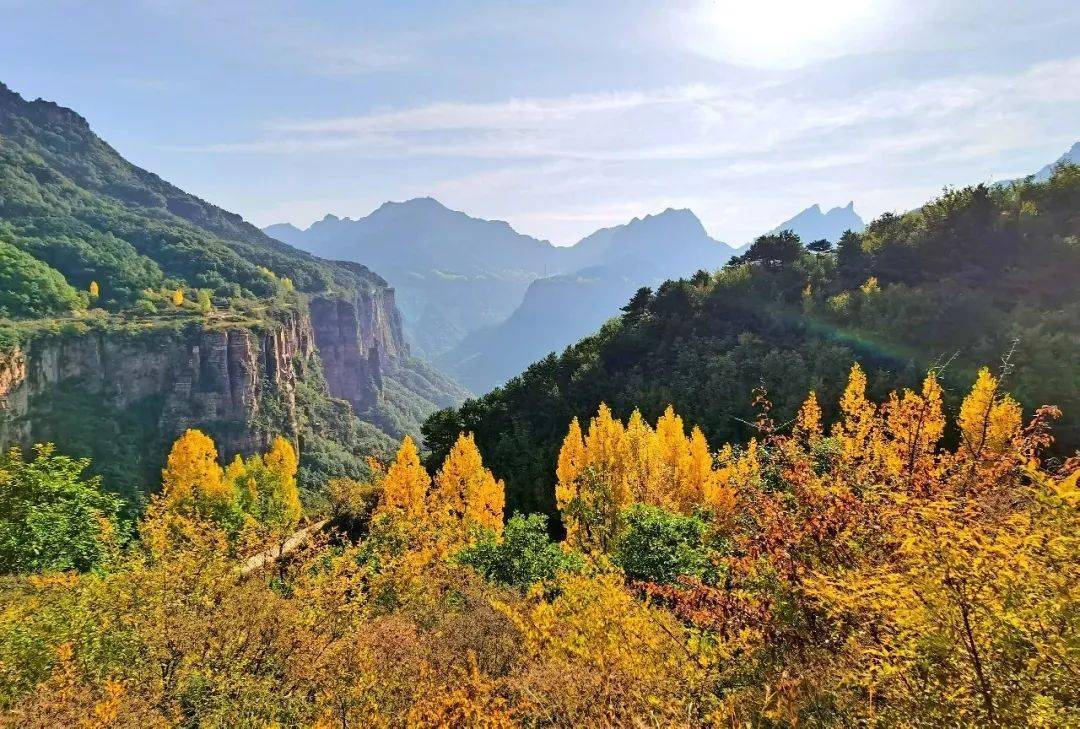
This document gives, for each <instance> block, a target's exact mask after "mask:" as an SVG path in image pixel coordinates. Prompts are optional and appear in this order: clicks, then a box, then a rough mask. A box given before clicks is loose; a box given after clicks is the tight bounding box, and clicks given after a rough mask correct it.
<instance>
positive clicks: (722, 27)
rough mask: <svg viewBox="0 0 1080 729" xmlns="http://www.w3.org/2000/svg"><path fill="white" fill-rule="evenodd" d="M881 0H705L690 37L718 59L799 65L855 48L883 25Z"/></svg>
mask: <svg viewBox="0 0 1080 729" xmlns="http://www.w3.org/2000/svg"><path fill="white" fill-rule="evenodd" d="M891 5H892V3H891V2H888V1H882V0H877V1H875V0H823V1H821V2H806V1H805V0H751V1H749V2H746V1H742V0H739V1H736V0H706V2H703V3H702V4H701V5H700V6H699V7H698V8H697V9H696V12H694V13H692V15H691V18H690V23H689V24H688V27H687V35H686V37H687V39H688V42H689V44H690V46H691V48H692V49H693V50H695V51H696V52H699V53H701V54H703V55H706V56H709V57H711V58H715V59H717V60H722V61H726V62H729V63H734V64H737V65H745V66H754V67H758V68H773V69H788V68H798V67H800V66H803V65H805V64H806V63H809V62H811V61H816V60H822V59H826V58H832V57H835V56H841V55H845V54H846V53H851V52H857V51H858V50H860V49H861V48H864V47H866V46H867V45H868V44H870V43H874V42H875V38H876V37H879V36H880V34H881V32H882V31H883V30H884V29H885V25H886V22H885V21H886V20H887V18H888V15H889V10H890V6H891Z"/></svg>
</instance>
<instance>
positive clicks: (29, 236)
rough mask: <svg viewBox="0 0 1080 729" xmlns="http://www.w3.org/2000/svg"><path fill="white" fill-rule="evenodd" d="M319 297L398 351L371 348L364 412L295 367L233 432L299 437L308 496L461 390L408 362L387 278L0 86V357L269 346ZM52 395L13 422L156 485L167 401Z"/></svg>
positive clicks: (65, 113)
mask: <svg viewBox="0 0 1080 729" xmlns="http://www.w3.org/2000/svg"><path fill="white" fill-rule="evenodd" d="M314 296H322V297H331V298H335V299H342V300H346V301H351V302H357V303H356V305H357V306H362V305H366V306H368V307H369V308H371V309H372V310H374V309H376V308H379V307H381V309H379V311H378V312H377V314H378V315H377V316H370V317H368V319H365V320H362V321H361V318H359V317H358V318H357V320H356V321H357V322H358V325H359V326H361V327H368V328H372V327H379V329H378V331H376V332H374V333H372V332H368V336H369V338H372V339H373V340H374V341H375V342H376V344H375V345H371V344H367V345H365V346H367V347H372V346H375V347H376V348H378V347H379V346H380V345H381V344H382V343H384V342H388V343H390V344H391V345H393V346H381V361H380V362H378V363H375V364H371V365H370V367H372V368H375V369H377V370H378V371H377V372H373V373H367V374H365V375H364V377H367V378H368V380H369V381H370V383H371V384H370V387H371V388H373V394H372V395H371V396H370V397H369V398H368V402H366V403H365V404H364V407H363V408H362V409H361V410H362V411H361V412H355V413H354V412H353V411H352V410H350V408H349V405H348V404H347V403H344V402H341V401H339V400H335V399H333V398H331V397H329V394H328V388H327V383H326V381H325V379H324V374H323V372H322V368H321V367H320V366H318V362H315V363H314V365H311V364H308V365H304V366H301V365H300V364H299V363H297V364H296V365H295V366H296V367H297V372H295V373H292V375H291V377H294V378H295V379H296V382H297V385H296V388H295V390H296V391H295V392H294V393H293V392H289V391H282V392H274V393H272V395H268V396H267V397H266V399H265V401H263V402H261V403H259V408H257V409H258V410H259V416H258V418H257V419H256V420H253V421H252V422H249V423H239V424H236V425H235V426H230V427H238V428H248V429H253V430H260V431H264V432H265V433H270V432H271V431H273V432H284V431H285V430H286V429H288V430H295V432H296V436H297V437H298V438H299V439H300V441H302V442H303V443H304V446H305V448H304V452H303V453H302V463H301V479H302V484H301V485H302V486H304V487H307V488H308V489H317V488H319V487H320V486H321V484H323V483H325V480H326V479H327V478H328V476H329V475H331V474H335V475H341V474H347V475H356V476H360V475H364V474H366V473H367V469H366V466H365V465H364V462H363V458H364V457H365V456H366V455H368V454H371V453H377V454H382V453H385V452H387V450H388V449H389V448H390V447H391V445H392V443H393V441H394V440H396V439H399V438H401V437H402V436H403V435H405V434H406V433H413V434H414V435H418V434H419V433H418V431H419V427H420V424H421V423H422V421H423V419H424V418H425V417H426V416H427V415H429V414H430V413H432V412H434V411H435V410H436V409H438V408H439V407H446V406H448V405H451V404H454V403H456V402H460V401H461V399H462V398H463V397H464V396H465V395H466V394H467V393H466V392H465V391H464V390H463V389H462V388H460V387H459V386H458V385H457V384H456V383H454V382H453V381H452V380H450V379H449V378H447V377H445V376H444V375H442V374H441V373H439V372H437V371H435V370H433V369H432V368H430V367H428V366H427V365H425V364H423V363H422V362H419V361H417V360H415V359H413V358H412V357H410V356H409V355H408V349H407V347H406V346H405V345H404V342H403V339H402V335H401V332H400V314H399V313H398V312H397V311H396V309H394V304H393V295H392V291H391V290H390V289H389V288H388V284H387V283H386V281H385V280H383V279H382V278H381V277H380V276H378V275H376V274H375V273H373V272H372V271H370V270H369V269H368V268H366V267H365V266H363V265H360V264H357V263H351V262H350V263H344V262H333V261H326V260H322V259H319V258H317V257H315V256H313V255H311V254H309V253H305V252H302V251H299V250H297V249H295V248H293V247H291V246H288V245H286V244H284V243H281V242H279V241H276V240H274V239H272V238H270V237H268V236H266V235H265V234H264V233H262V232H261V231H260V230H259V229H258V228H255V227H254V226H252V225H250V224H248V223H246V222H244V220H243V219H242V218H241V217H240V216H238V215H236V214H234V213H230V212H228V211H225V210H222V209H221V208H218V207H216V206H214V205H212V204H210V203H208V202H205V201H203V200H201V199H199V198H197V197H195V196H194V195H191V194H188V193H186V192H184V191H183V190H180V189H179V188H177V187H175V186H173V185H171V184H169V183H168V182H165V181H164V180H162V179H161V178H160V177H158V176H157V175H155V174H153V173H151V172H148V171H146V170H143V169H141V168H139V167H136V166H135V165H133V164H131V163H130V162H128V161H127V160H125V159H124V158H123V157H122V156H120V154H118V153H117V151H116V150H114V149H113V148H112V147H111V146H109V145H108V144H107V143H106V142H105V141H103V140H102V139H100V138H99V137H98V136H97V135H96V134H95V133H94V132H93V131H92V130H91V128H90V126H89V125H88V123H87V121H86V120H85V119H84V118H83V117H82V116H80V115H79V114H78V113H76V112H74V111H72V110H71V109H67V108H65V107H62V106H58V105H57V104H55V103H53V102H49V101H43V100H40V99H39V100H36V101H27V100H24V99H23V98H22V97H21V96H20V95H19V94H17V93H15V92H14V91H11V90H10V89H9V88H8V87H6V86H4V85H3V84H0V355H2V354H4V352H5V351H12V350H13V348H14V347H15V346H16V345H19V344H22V345H27V344H32V343H33V342H35V341H45V340H51V341H53V342H55V341H57V339H60V340H64V339H65V338H66V339H67V340H68V341H74V340H75V339H76V338H79V337H85V336H86V335H87V334H91V333H92V334H94V335H95V336H96V335H100V337H107V338H109V339H110V341H112V342H119V341H122V340H123V341H127V340H131V341H133V342H135V341H137V342H142V344H138V343H136V344H132V345H130V351H132V352H141V353H142V354H145V356H147V357H148V358H152V357H153V356H154V354H153V353H154V352H155V351H158V352H160V351H162V350H163V348H164V349H170V348H171V349H170V351H174V352H178V353H180V354H179V356H186V355H183V352H184V351H185V349H184V348H185V347H186V348H188V349H187V351H190V347H191V346H192V344H193V343H194V342H196V341H197V340H198V337H199V336H200V334H199V333H200V332H210V331H215V330H216V331H223V330H237V329H248V330H251V331H253V332H255V333H256V334H257V338H260V337H264V336H265V333H266V332H273V331H275V330H276V329H278V328H280V327H281V326H283V324H284V323H286V322H292V321H295V319H294V315H296V314H304V313H306V311H307V308H308V300H309V299H310V298H312V297H314ZM369 313H370V312H369ZM98 341H100V338H99V340H98ZM398 345H400V346H398ZM354 346H355V344H354ZM140 347H142V349H140ZM264 354H265V353H264ZM365 356H366V355H365ZM2 361H3V360H2V359H0V363H2ZM365 361H366V360H365ZM95 366H100V363H97V364H96V365H95V363H92V362H87V363H86V365H85V367H84V368H83V369H85V370H86V371H87V372H90V371H91V370H93V368H94V367H95ZM76 369H78V368H76ZM2 374H5V373H0V375H2ZM12 376H13V375H12ZM3 379H4V377H0V380H3ZM9 379H10V378H9ZM99 379H102V378H99ZM291 381H292V380H291V379H290V380H289V382H291ZM62 384H63V387H59V388H53V389H51V390H50V392H49V393H48V395H47V396H41V397H36V398H34V399H33V401H32V402H31V403H30V404H29V408H30V412H29V413H28V414H27V415H25V416H24V419H26V418H29V419H30V420H32V422H33V426H32V432H33V435H34V437H35V438H37V437H39V436H40V437H46V438H52V439H57V440H60V439H62V440H63V441H64V448H65V449H66V452H69V453H72V454H73V455H78V456H87V457H93V459H94V464H95V466H94V467H95V469H96V470H97V472H99V473H102V474H104V475H105V476H106V483H107V485H108V486H109V487H110V488H112V489H114V490H117V491H120V492H122V493H125V494H128V495H131V494H137V493H139V492H142V491H145V490H146V489H148V488H153V486H154V484H155V482H156V481H157V470H158V469H159V468H160V463H159V461H160V454H159V452H160V450H161V443H160V442H159V440H160V438H161V437H163V434H162V433H159V432H157V431H158V430H159V429H160V422H161V420H160V418H162V417H164V416H162V415H161V414H160V410H161V407H162V401H163V399H164V397H163V395H162V394H160V393H158V394H157V395H155V396H154V397H148V398H145V399H144V400H142V401H140V403H139V407H128V406H127V405H123V406H114V405H112V404H111V403H110V402H109V401H108V398H103V397H102V396H101V395H100V394H98V391H97V390H95V389H90V390H88V389H87V388H85V387H83V386H82V384H78V383H76V384H72V383H62ZM98 387H99V388H100V387H101V385H99V386H98ZM291 389H292V385H291V384H289V385H287V390H291ZM272 390H273V388H271V387H267V388H266V391H267V392H268V393H270V392H271V391H272ZM8 394H9V393H8V392H6V391H4V390H3V389H2V388H0V441H4V440H10V438H7V439H5V436H4V425H5V419H7V420H10V417H9V414H8V413H6V412H5V411H4V407H3V406H4V402H3V399H4V397H5V396H7V395H8ZM293 400H295V403H294V402H293ZM124 402H126V400H125V401H124ZM356 409H360V408H356ZM293 410H295V417H294V415H293V414H291V413H292V411H293ZM144 411H145V412H144ZM356 416H359V418H357V417H356ZM208 417H209V416H208ZM294 421H295V422H294ZM207 427H211V428H212V427H213V426H212V425H208V426H207ZM236 439H237V441H238V442H243V437H242V435H239V434H237V435H236Z"/></svg>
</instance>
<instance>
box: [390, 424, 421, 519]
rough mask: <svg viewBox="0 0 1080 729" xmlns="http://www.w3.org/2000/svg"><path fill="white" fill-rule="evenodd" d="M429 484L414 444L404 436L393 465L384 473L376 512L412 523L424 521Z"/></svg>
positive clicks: (409, 438)
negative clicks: (380, 496) (393, 515)
mask: <svg viewBox="0 0 1080 729" xmlns="http://www.w3.org/2000/svg"><path fill="white" fill-rule="evenodd" d="M430 485H431V477H430V476H428V472H427V471H426V470H424V466H423V465H422V464H421V463H420V454H419V452H418V451H417V449H416V443H414V442H413V439H412V438H411V437H409V436H405V438H404V439H403V440H402V441H401V447H400V448H398V452H397V456H396V457H395V458H394V462H393V463H391V464H390V467H389V468H388V469H387V470H386V476H385V477H384V479H383V492H382V498H381V500H380V501H379V507H378V509H377V513H378V514H380V515H382V514H397V515H400V516H403V517H405V518H406V519H408V520H411V521H414V522H424V521H426V516H427V502H426V498H427V492H428V487H429V486H430Z"/></svg>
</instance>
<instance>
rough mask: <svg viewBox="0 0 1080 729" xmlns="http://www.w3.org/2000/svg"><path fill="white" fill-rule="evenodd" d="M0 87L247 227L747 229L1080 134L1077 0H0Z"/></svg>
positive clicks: (1029, 152) (746, 232)
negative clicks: (428, 199)
mask: <svg viewBox="0 0 1080 729" xmlns="http://www.w3.org/2000/svg"><path fill="white" fill-rule="evenodd" d="M0 17H2V18H3V21H2V23H0V81H3V82H4V83H6V84H7V85H8V86H10V87H11V88H13V89H14V90H16V91H18V92H20V93H21V94H22V95H23V96H25V97H27V98H38V97H41V98H45V99H50V100H53V101H56V102H58V103H60V104H62V105H64V106H70V107H72V108H73V109H75V110H76V111H78V112H80V113H81V114H82V115H83V116H85V117H86V118H87V119H88V121H89V122H90V124H91V126H92V128H93V129H94V130H95V131H96V132H97V133H98V134H99V135H101V136H102V137H103V138H105V139H106V141H108V142H110V143H111V144H112V145H113V146H114V147H116V148H117V150H119V152H120V153H121V154H123V155H124V156H125V157H127V158H128V159H129V160H131V161H132V162H134V163H136V164H138V165H140V166H142V167H145V168H147V169H150V170H152V171H154V172H156V173H158V174H159V175H161V176H162V177H163V178H165V179H167V180H169V181H170V182H173V183H174V184H176V185H178V186H179V187H181V188H183V189H185V190H187V191H189V192H191V193H194V194H196V195H199V196H200V197H202V198H204V199H207V200H209V201H211V202H213V203H215V204H217V205H220V206H221V207H224V208H226V209H228V210H232V211H234V212H238V213H240V214H241V215H243V216H244V217H245V218H247V219H248V220H250V221H252V222H254V223H255V224H257V225H260V226H265V225H268V224H270V223H276V222H292V223H293V224H296V225H298V226H301V227H305V226H306V225H308V224H310V223H311V222H312V221H313V220H316V219H318V218H321V217H323V216H324V215H325V214H327V213H333V214H336V215H339V216H342V217H344V216H350V217H354V218H355V217H360V216H363V215H366V214H368V213H370V212H371V211H372V210H373V209H375V208H376V207H378V206H379V205H380V204H381V203H383V202H385V201H387V200H405V199H408V198H412V197H420V196H426V195H430V196H433V197H436V198H437V199H439V200H440V201H441V202H443V203H444V204H446V205H447V206H448V207H451V208H454V209H458V210H463V211H465V212H467V213H469V214H471V215H474V216H477V217H483V218H490V219H500V220H506V221H508V222H509V223H510V224H511V225H513V226H514V227H515V228H516V229H517V230H519V231H520V232H523V233H527V234H530V235H534V236H536V237H539V238H546V239H549V240H551V241H552V242H553V243H556V244H559V245H567V244H571V243H573V242H575V241H576V240H578V239H579V238H581V237H583V236H585V235H587V234H588V233H590V232H592V231H593V230H596V229H597V228H600V227H604V226H610V225H616V224H619V223H624V222H626V221H628V220H629V219H631V218H633V217H635V216H639V217H640V216H643V215H645V214H649V213H655V212H658V211H661V210H663V209H665V208H667V207H676V208H681V207H688V208H690V209H692V210H693V211H694V212H695V213H696V214H697V215H698V217H699V218H701V220H702V222H703V223H704V225H705V227H706V229H707V230H708V231H709V233H710V234H711V235H713V236H714V237H716V238H718V239H721V240H724V241H727V242H729V243H732V244H736V245H737V244H740V243H743V242H745V241H747V240H749V239H751V238H752V237H753V236H755V235H757V234H759V233H761V232H763V231H765V230H767V229H769V228H772V227H773V226H775V225H776V224H778V223H780V222H781V221H783V220H785V219H787V218H789V217H791V216H792V215H794V214H795V213H796V212H798V211H799V210H801V209H803V208H805V207H807V206H809V205H811V204H813V203H820V204H821V206H822V208H824V209H827V208H830V207H833V206H837V205H845V204H847V202H848V201H849V200H851V201H854V203H855V209H856V210H857V211H858V212H859V213H860V214H862V216H863V217H864V218H866V219H870V218H872V217H874V216H877V215H879V214H881V213H882V212H886V211H902V210H906V209H910V208H912V207H915V206H917V205H919V204H921V203H922V202H925V201H926V200H928V199H930V198H932V197H933V196H934V195H936V194H938V193H940V191H941V190H942V189H943V187H945V186H953V185H966V184H972V183H977V182H986V181H994V180H1001V179H1009V178H1013V177H1017V176H1022V175H1025V174H1030V173H1032V172H1034V171H1035V170H1037V169H1039V168H1040V167H1042V166H1043V165H1044V164H1046V163H1048V162H1052V161H1053V160H1055V159H1056V158H1057V157H1058V156H1060V155H1061V154H1062V153H1063V152H1064V151H1065V150H1066V149H1068V148H1069V147H1070V146H1071V145H1072V144H1073V143H1074V142H1076V141H1077V140H1080V2H1076V0H1024V1H1017V2H1011V1H1008V0H997V1H993V2H990V1H986V0H957V1H951V0H950V1H946V0H903V1H901V0H877V1H871V0H819V1H818V2H807V1H806V0H745V1H743V2H729V1H727V0H722V1H721V0H664V1H663V2H656V1H655V0H651V1H650V2H637V1H636V0H618V1H617V2H607V1H606V0H604V1H595V2H590V1H588V0H576V1H572V2H561V1H559V0H545V1H540V0H535V1H534V0H519V1H517V2H510V1H509V0H502V1H500V2H485V1H484V0H469V1H468V2H458V1H456V0H442V1H440V2H410V1H409V0H396V1H390V2H355V1H354V2H346V1H344V0H311V1H310V2H306V3H301V2H281V1H279V0H217V1H215V2H209V1H204V0H144V1H143V2H124V1H122V0H86V1H82V0H0Z"/></svg>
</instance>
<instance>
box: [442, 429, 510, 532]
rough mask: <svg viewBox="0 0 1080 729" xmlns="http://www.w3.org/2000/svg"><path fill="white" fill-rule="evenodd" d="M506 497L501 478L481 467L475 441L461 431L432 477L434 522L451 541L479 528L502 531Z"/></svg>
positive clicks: (481, 461)
mask: <svg viewBox="0 0 1080 729" xmlns="http://www.w3.org/2000/svg"><path fill="white" fill-rule="evenodd" d="M505 502H506V496H505V489H504V486H503V483H502V481H497V480H496V479H495V476H493V475H492V473H491V471H489V470H488V469H486V468H484V462H483V459H482V458H481V457H480V451H479V450H478V449H477V448H476V440H475V439H474V438H473V436H472V434H471V433H462V434H461V435H459V436H458V439H457V442H456V443H454V446H453V448H451V449H450V453H449V455H447V457H446V460H445V461H444V462H443V465H442V468H441V469H439V472H438V473H437V474H436V476H435V483H434V487H433V489H432V494H431V510H432V512H433V513H432V517H433V520H434V522H435V524H436V525H437V526H438V527H439V528H440V530H441V531H442V532H443V533H444V534H445V536H446V538H447V539H448V540H449V541H451V542H454V543H461V542H466V541H468V540H469V539H470V536H471V535H472V534H474V533H475V531H476V530H477V529H478V528H479V529H484V530H489V531H493V532H495V533H497V534H499V533H502V528H503V508H504V506H505Z"/></svg>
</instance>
